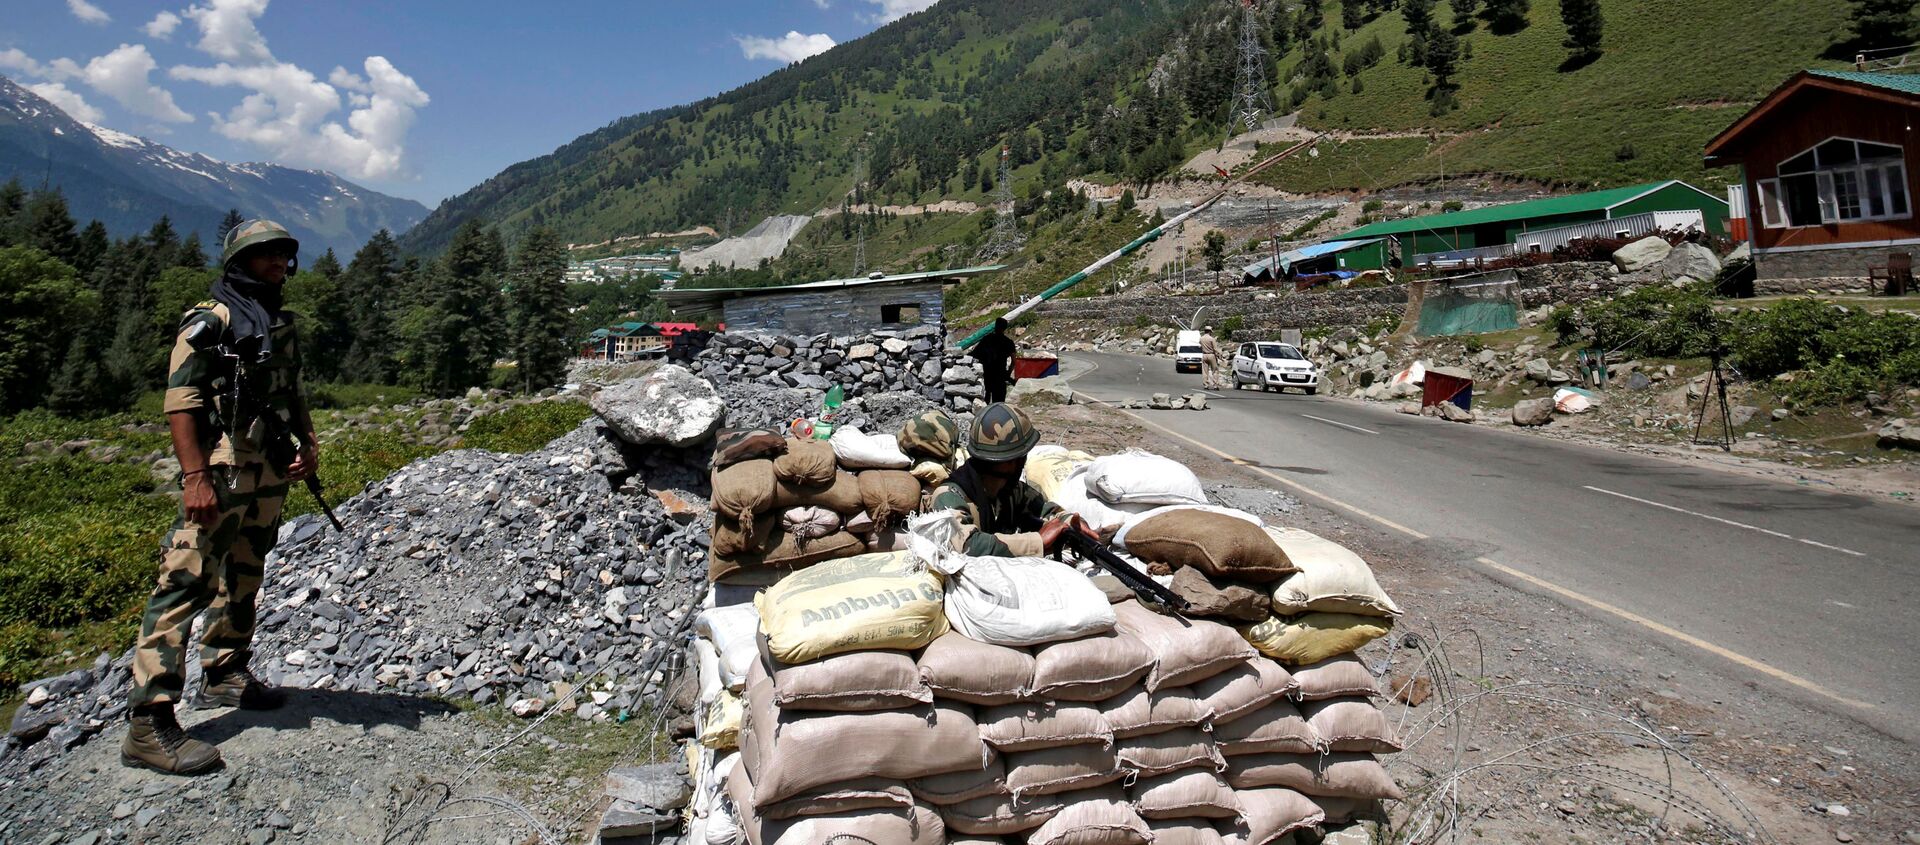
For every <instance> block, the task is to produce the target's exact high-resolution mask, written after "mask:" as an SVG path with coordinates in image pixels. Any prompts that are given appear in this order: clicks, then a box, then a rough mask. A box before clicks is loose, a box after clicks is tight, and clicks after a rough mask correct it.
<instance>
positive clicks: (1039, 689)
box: [1032, 631, 1153, 701]
mask: <svg viewBox="0 0 1920 845" xmlns="http://www.w3.org/2000/svg"><path fill="white" fill-rule="evenodd" d="M1152 668H1153V651H1152V650H1151V649H1149V648H1147V645H1146V643H1143V642H1141V641H1140V639H1139V638H1138V637H1135V636H1133V635H1131V634H1126V633H1123V632H1120V631H1104V632H1101V633H1099V634H1095V635H1093V636H1091V637H1082V638H1080V639H1077V640H1067V641H1065V642H1058V643H1048V644H1046V645H1043V646H1041V647H1039V648H1037V649H1034V652H1033V688H1032V694H1033V695H1034V696H1036V697H1039V698H1054V699H1060V700H1062V701H1105V700H1106V699H1109V698H1112V697H1113V696H1114V695H1116V694H1118V693H1119V692H1120V691H1121V690H1124V689H1126V688H1127V687H1130V686H1132V685H1133V683H1134V682H1135V681H1138V680H1140V678H1141V676H1143V675H1145V674H1146V673H1147V670H1149V669H1152Z"/></svg>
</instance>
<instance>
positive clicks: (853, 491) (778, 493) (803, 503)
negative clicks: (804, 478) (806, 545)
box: [767, 466, 866, 516]
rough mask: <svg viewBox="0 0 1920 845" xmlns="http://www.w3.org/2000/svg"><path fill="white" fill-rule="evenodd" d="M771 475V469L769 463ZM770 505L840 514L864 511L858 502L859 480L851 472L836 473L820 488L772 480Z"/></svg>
mask: <svg viewBox="0 0 1920 845" xmlns="http://www.w3.org/2000/svg"><path fill="white" fill-rule="evenodd" d="M767 472H768V473H769V474H771V473H772V472H773V468H772V467H771V466H769V467H768V468H767ZM773 506H774V507H776V508H780V509H783V510H784V509H786V508H798V507H807V506H814V507H822V508H826V509H827V510H830V511H833V512H834V513H837V514H839V515H841V516H852V515H854V514H857V513H864V512H865V510H866V508H865V506H864V505H862V504H861V502H860V479H859V477H858V476H855V475H854V474H853V473H851V472H836V473H834V474H833V483H831V484H828V485H826V486H824V487H819V486H813V487H809V486H804V485H800V484H790V483H787V482H785V481H780V480H778V479H775V481H774V482H773Z"/></svg>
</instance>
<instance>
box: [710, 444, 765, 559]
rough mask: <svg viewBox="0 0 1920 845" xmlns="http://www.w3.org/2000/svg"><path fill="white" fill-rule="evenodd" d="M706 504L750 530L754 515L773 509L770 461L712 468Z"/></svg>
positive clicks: (763, 460)
mask: <svg viewBox="0 0 1920 845" xmlns="http://www.w3.org/2000/svg"><path fill="white" fill-rule="evenodd" d="M708 506H709V507H711V508H712V509H713V512H714V513H717V514H722V515H725V516H728V517H732V518H733V520H734V522H736V523H739V524H740V525H741V526H742V527H743V528H747V530H749V531H751V530H752V529H751V528H750V527H749V526H751V525H752V524H753V518H754V517H755V516H758V515H760V514H763V513H766V512H767V511H769V510H772V509H773V462H772V461H769V460H766V459H765V458H761V459H757V460H751V461H741V462H740V463H737V464H734V465H732V466H729V467H727V468H726V469H719V470H714V472H713V498H712V499H711V500H710V502H709V503H708ZM748 539H752V537H749V538H748Z"/></svg>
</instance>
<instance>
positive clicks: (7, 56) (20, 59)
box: [0, 47, 47, 76]
mask: <svg viewBox="0 0 1920 845" xmlns="http://www.w3.org/2000/svg"><path fill="white" fill-rule="evenodd" d="M0 68H5V69H7V70H11V71H16V72H18V73H21V74H23V75H26V76H46V75H47V68H46V66H44V65H42V64H40V63H39V62H36V61H34V60H33V57H32V56H29V55H27V54H26V53H25V52H23V51H21V49H20V48H18V47H8V48H7V49H5V50H0Z"/></svg>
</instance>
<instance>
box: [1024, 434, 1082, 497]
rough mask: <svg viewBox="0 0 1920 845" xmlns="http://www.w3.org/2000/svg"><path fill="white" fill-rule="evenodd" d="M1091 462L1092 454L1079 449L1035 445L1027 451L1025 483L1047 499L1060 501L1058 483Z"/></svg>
mask: <svg viewBox="0 0 1920 845" xmlns="http://www.w3.org/2000/svg"><path fill="white" fill-rule="evenodd" d="M1090 463H1093V456H1092V455H1089V454H1087V453H1085V452H1082V451H1079V450H1071V451H1070V450H1068V449H1066V448H1065V447H1062V446H1035V447H1033V451H1031V452H1028V453H1027V469H1026V479H1027V483H1028V484H1031V485H1033V486H1034V489H1036V490H1039V491H1040V495H1042V496H1045V497H1047V501H1050V502H1058V501H1060V484H1061V483H1062V482H1064V481H1066V480H1067V478H1068V477H1069V476H1071V475H1073V474H1074V473H1075V472H1076V471H1078V470H1079V469H1080V468H1081V467H1084V466H1086V465H1087V464H1090Z"/></svg>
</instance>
